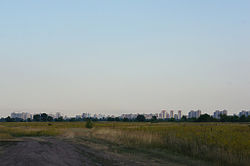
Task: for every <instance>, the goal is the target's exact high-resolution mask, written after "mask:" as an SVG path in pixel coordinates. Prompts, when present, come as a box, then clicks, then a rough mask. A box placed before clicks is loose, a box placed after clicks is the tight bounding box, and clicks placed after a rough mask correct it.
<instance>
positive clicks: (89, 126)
mask: <svg viewBox="0 0 250 166" xmlns="http://www.w3.org/2000/svg"><path fill="white" fill-rule="evenodd" d="M85 127H86V128H88V129H91V128H93V122H92V121H91V120H90V119H88V120H87V122H86V125H85Z"/></svg>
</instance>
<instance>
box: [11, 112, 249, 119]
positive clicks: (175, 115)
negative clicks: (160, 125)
mask: <svg viewBox="0 0 250 166" xmlns="http://www.w3.org/2000/svg"><path fill="white" fill-rule="evenodd" d="M41 114H42V113H40V115H41ZM34 115H37V114H31V113H28V112H21V113H18V112H13V113H11V115H10V116H9V117H10V118H19V119H22V120H28V119H30V120H32V119H34ZM138 115H143V116H144V117H145V119H146V120H150V119H152V118H154V117H155V118H156V119H159V120H168V119H174V120H181V119H182V118H186V119H198V118H199V117H200V116H201V115H202V111H201V110H196V111H194V110H191V111H189V112H188V114H187V115H185V114H182V111H181V110H177V111H174V110H170V111H169V112H168V111H167V110H162V111H161V112H160V113H149V114H145V113H144V114H139V113H136V114H135V113H134V114H133V113H130V114H122V115H120V116H114V115H105V114H91V113H82V114H81V115H76V116H75V117H67V116H63V114H62V113H60V112H56V113H55V114H48V116H50V117H52V118H53V119H58V118H63V119H71V118H75V119H86V118H93V119H107V118H119V119H124V118H126V119H129V120H132V119H136V117H137V116H138ZM221 115H226V116H227V115H228V111H227V110H222V111H220V110H216V111H214V113H213V115H210V116H212V117H213V118H215V119H220V117H221ZM234 115H236V116H238V117H242V116H245V117H248V116H250V110H249V111H246V110H242V111H240V112H239V113H238V114H234Z"/></svg>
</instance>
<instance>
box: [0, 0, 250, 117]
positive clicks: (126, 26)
mask: <svg viewBox="0 0 250 166" xmlns="http://www.w3.org/2000/svg"><path fill="white" fill-rule="evenodd" d="M162 109H166V110H167V111H169V110H182V111H183V113H184V114H186V113H187V112H188V111H190V110H197V109H201V110H202V113H205V112H206V113H209V114H212V113H213V112H214V111H215V110H217V109H219V110H221V109H227V110H228V112H229V114H233V113H238V112H239V111H241V110H243V109H245V110H250V1H248V0H238V1H236V0H220V1H218V0H211V1H200V0H188V1H186V0H174V1H173V0H157V1H156V0H126V1H117V0H112V1H111V0H106V1H103V0H89V1H82V0H81V1H80V0H72V1H69V0H67V1H66V0H53V1H51V0H36V1H32V0H23V1H19V0H13V1H9V0H2V1H0V117H1V116H8V115H10V113H11V112H13V111H15V112H22V111H24V112H31V113H38V112H47V113H53V112H58V111H60V112H62V113H63V114H65V115H69V116H73V115H76V114H81V113H83V112H90V113H103V114H114V115H120V114H122V113H151V112H152V113H157V112H160V111H161V110H162Z"/></svg>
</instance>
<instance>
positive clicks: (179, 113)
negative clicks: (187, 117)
mask: <svg viewBox="0 0 250 166" xmlns="http://www.w3.org/2000/svg"><path fill="white" fill-rule="evenodd" d="M178 119H181V110H179V111H178Z"/></svg>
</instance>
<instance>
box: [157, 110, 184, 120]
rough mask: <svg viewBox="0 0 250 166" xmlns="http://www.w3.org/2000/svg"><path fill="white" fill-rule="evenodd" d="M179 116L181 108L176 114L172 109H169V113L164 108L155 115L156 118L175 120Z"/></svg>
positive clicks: (179, 117) (178, 118)
mask: <svg viewBox="0 0 250 166" xmlns="http://www.w3.org/2000/svg"><path fill="white" fill-rule="evenodd" d="M181 117H182V114H181V110H179V111H178V113H177V114H175V113H174V110H171V111H170V112H169V113H168V112H167V111H166V110H162V111H161V112H160V113H159V114H158V116H157V118H158V119H171V118H174V119H176V120H180V119H181Z"/></svg>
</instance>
